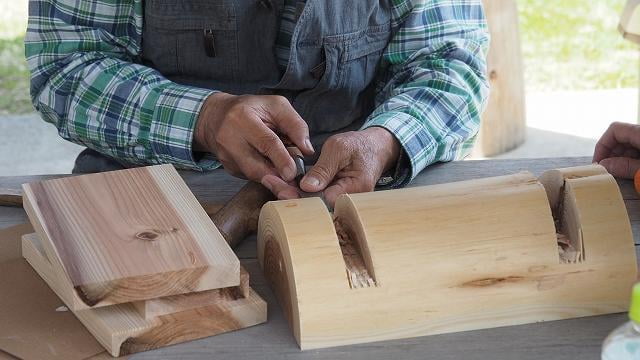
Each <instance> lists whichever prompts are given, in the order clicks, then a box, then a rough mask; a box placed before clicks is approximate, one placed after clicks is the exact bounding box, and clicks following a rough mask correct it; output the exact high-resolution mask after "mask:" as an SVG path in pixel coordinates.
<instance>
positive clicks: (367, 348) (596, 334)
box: [0, 157, 640, 360]
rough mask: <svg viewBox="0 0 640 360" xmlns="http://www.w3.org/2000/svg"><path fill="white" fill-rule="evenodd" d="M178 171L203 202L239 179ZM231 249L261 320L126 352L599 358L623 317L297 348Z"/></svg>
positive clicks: (11, 221)
mask: <svg viewBox="0 0 640 360" xmlns="http://www.w3.org/2000/svg"><path fill="white" fill-rule="evenodd" d="M590 162H591V159H590V158H586V157H574V158H550V159H518V160H479V161H459V162H452V163H447V164H437V165H434V166H432V167H430V168H429V169H427V170H426V171H424V172H423V173H422V174H420V175H419V176H418V177H417V178H416V179H415V180H414V181H413V182H412V184H411V186H420V185H430V184H439V183H445V182H452V181H461V180H469V179H475V178H482V177H488V176H497V175H505V174H512V173H515V172H519V171H524V170H528V171H531V172H532V173H534V174H535V175H539V174H540V173H542V172H543V171H544V170H547V169H554V168H560V167H569V166H577V165H585V164H589V163H590ZM181 175H183V177H184V179H185V180H186V182H187V184H188V185H189V187H190V188H191V190H192V191H193V192H194V193H195V195H196V197H197V198H198V199H199V200H201V201H206V202H208V203H224V202H225V201H227V200H228V199H229V198H230V197H231V196H232V195H233V194H234V193H235V192H236V191H237V190H238V189H239V188H240V187H241V186H242V184H243V183H244V181H242V180H239V179H235V178H232V177H230V176H229V175H226V174H225V173H224V172H222V171H213V172H210V173H206V174H200V173H192V172H184V173H182V174H181ZM59 176H60V175H58V176H57V177H59ZM48 177H52V176H21V177H0V188H15V187H16V186H17V185H18V184H21V183H24V182H30V181H37V180H40V179H44V178H48ZM619 184H620V188H621V191H622V194H623V197H624V199H625V203H626V206H627V210H628V212H629V217H630V220H631V224H632V228H633V231H634V239H635V242H636V254H637V253H638V248H639V247H638V244H639V243H640V237H639V236H638V234H640V232H639V230H640V209H639V207H640V202H639V200H638V196H637V195H636V193H635V191H634V190H633V184H632V183H631V182H630V181H619ZM27 221H28V220H27V217H26V215H25V213H24V211H23V210H22V209H21V208H15V207H14V208H12V207H0V228H4V227H8V226H12V225H15V224H20V223H25V222H27ZM236 252H237V254H238V257H239V258H240V259H241V260H242V262H243V264H244V265H245V266H246V267H247V269H248V270H249V272H250V274H251V285H252V287H253V288H254V289H255V290H256V291H257V292H258V293H259V294H260V295H261V296H262V297H263V298H264V299H265V300H266V301H267V302H268V304H269V315H268V318H269V320H268V322H267V323H265V324H262V325H258V326H255V327H252V328H248V329H244V330H240V331H237V332H232V333H227V334H222V335H218V336H213V337H210V338H205V339H201V340H196V341H192V342H188V343H183V344H178V345H174V346H169V347H166V348H163V349H158V350H153V351H148V352H144V353H140V354H135V355H133V356H132V357H131V358H133V359H165V358H172V359H183V360H187V359H211V358H214V359H274V360H275V359H340V358H349V359H398V360H399V359H465V360H469V359H493V360H498V359H580V360H584V359H599V358H600V346H601V344H602V341H603V340H604V338H605V337H606V335H607V334H608V333H609V332H610V331H611V330H612V329H613V328H615V327H616V326H618V325H619V324H621V323H623V322H624V321H626V316H625V315H624V314H616V315H605V316H594V317H588V318H581V319H572V320H562V321H551V322H545V323H536V324H528V325H520V326H511V327H502V328H495V329H486V330H476V331H467V332H459V333H452V334H443V335H433V336H426V337H419V338H412V339H403V340H393V341H385V342H376V343H370V344H362V345H353V346H343V347H337V348H330V349H321V350H309V351H304V352H302V351H300V350H299V349H298V347H297V345H296V343H295V341H294V338H293V336H292V334H291V332H290V330H289V328H288V325H287V323H286V321H285V319H284V317H283V314H282V311H281V310H280V307H279V305H278V303H277V301H276V299H275V297H274V295H273V293H272V292H271V290H270V289H269V288H268V286H267V285H266V283H265V279H264V277H263V276H262V274H261V272H260V270H259V267H258V264H257V261H256V241H255V237H253V238H249V239H247V240H246V241H245V242H244V243H243V244H242V245H241V246H240V247H239V248H238V249H236ZM0 323H1V320H0ZM0 326H1V325H0Z"/></svg>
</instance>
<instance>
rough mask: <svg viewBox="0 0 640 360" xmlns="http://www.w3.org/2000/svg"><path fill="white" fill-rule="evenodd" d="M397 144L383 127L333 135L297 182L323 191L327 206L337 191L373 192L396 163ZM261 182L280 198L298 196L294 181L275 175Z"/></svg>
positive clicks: (398, 152) (393, 137)
mask: <svg viewBox="0 0 640 360" xmlns="http://www.w3.org/2000/svg"><path fill="white" fill-rule="evenodd" d="M399 154H400V143H399V142H398V140H397V139H396V138H395V136H394V135H393V134H391V133H390V132H389V131H387V130H386V129H384V128H382V127H371V128H367V129H365V130H361V131H351V132H346V133H341V134H336V135H333V136H331V137H330V138H328V139H327V141H326V142H325V143H324V145H323V146H322V152H321V153H320V158H319V159H318V162H317V163H316V164H315V165H314V166H313V167H312V168H311V169H310V170H309V172H308V173H307V174H306V175H305V176H304V177H303V178H302V180H301V181H300V189H301V190H302V191H305V192H319V191H322V192H323V194H324V199H325V201H326V202H327V204H329V205H330V206H333V205H334V204H335V201H336V199H337V197H338V195H340V194H345V193H358V192H367V191H373V189H374V187H375V186H376V183H377V182H378V179H379V178H380V176H381V175H382V174H383V173H384V172H385V171H387V170H388V169H390V168H391V167H393V166H395V164H396V162H397V160H398V157H399ZM261 182H262V184H263V185H264V186H265V187H267V188H269V190H271V191H272V192H273V193H274V194H276V196H278V198H279V199H293V198H298V197H300V194H299V190H300V189H298V187H297V186H296V184H295V183H294V182H289V183H286V182H285V181H283V180H282V179H281V178H279V177H277V176H274V175H266V176H265V177H263V178H262V181H261Z"/></svg>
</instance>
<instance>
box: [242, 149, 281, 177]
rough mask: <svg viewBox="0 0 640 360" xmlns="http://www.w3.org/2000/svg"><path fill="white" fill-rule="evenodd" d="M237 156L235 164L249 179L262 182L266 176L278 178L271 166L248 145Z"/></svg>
mask: <svg viewBox="0 0 640 360" xmlns="http://www.w3.org/2000/svg"><path fill="white" fill-rule="evenodd" d="M235 154H236V157H235V159H234V160H235V163H236V165H237V167H238V168H239V169H240V171H241V172H242V173H243V174H244V175H245V176H246V177H247V179H249V180H253V181H260V180H261V179H262V178H263V177H264V176H266V175H273V176H278V173H277V172H276V170H275V169H274V168H273V167H272V166H271V164H269V162H268V161H266V159H265V158H264V157H262V156H261V155H260V154H259V153H258V152H257V151H256V150H254V149H253V148H251V147H250V146H248V144H246V146H245V147H243V148H242V149H239V150H237V151H236V152H235Z"/></svg>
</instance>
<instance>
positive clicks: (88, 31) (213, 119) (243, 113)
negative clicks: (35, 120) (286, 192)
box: [25, 0, 313, 181]
mask: <svg viewBox="0 0 640 360" xmlns="http://www.w3.org/2000/svg"><path fill="white" fill-rule="evenodd" d="M80 5H81V6H80ZM142 6H143V5H142V1H139V0H138V1H124V0H120V1H108V0H87V1H82V2H81V3H79V2H77V1H71V0H55V1H54V0H32V1H31V2H30V4H29V26H28V29H27V36H26V39H25V45H26V55H27V62H28V64H29V68H30V70H31V96H32V99H33V104H34V106H35V107H36V109H37V110H38V111H39V112H40V113H41V114H42V117H43V118H44V119H45V120H46V121H48V122H51V123H53V124H54V125H56V127H57V128H58V131H59V133H60V135H61V136H62V137H63V138H65V139H68V140H70V141H73V142H76V143H78V144H82V145H85V146H87V147H89V148H92V149H95V150H97V151H99V152H101V153H103V154H106V155H109V156H111V157H114V158H116V159H119V160H123V161H125V162H128V163H134V164H158V163H172V164H174V165H176V166H179V167H183V168H190V169H196V170H203V169H212V168H215V167H218V166H219V165H220V163H222V164H223V165H224V166H225V169H226V170H227V171H228V172H230V173H232V174H233V175H236V176H241V177H246V178H249V179H251V180H255V181H260V180H261V179H262V177H264V176H265V175H267V174H270V175H278V176H280V177H282V178H283V179H285V180H291V179H293V177H294V176H295V164H294V162H293V159H291V157H290V156H289V155H288V153H287V151H286V149H285V147H284V145H283V144H282V141H281V140H280V139H278V137H277V136H276V132H279V133H281V134H285V135H288V136H289V139H290V140H291V141H292V142H294V143H295V144H296V145H297V146H298V147H299V148H300V149H301V150H302V151H303V153H305V154H306V155H309V154H311V153H313V149H312V147H311V144H310V142H309V140H308V138H309V132H308V129H307V125H306V124H305V123H304V121H303V120H302V119H301V118H300V116H299V115H298V114H297V113H296V112H295V110H294V109H293V107H292V106H291V104H289V102H288V101H286V99H284V98H282V97H279V96H233V95H229V94H224V93H222V92H215V91H212V90H206V89H200V88H196V87H192V86H183V85H180V84H176V83H173V82H171V81H169V80H167V79H165V78H164V77H163V76H162V75H161V74H160V73H159V72H157V71H156V70H154V69H152V68H149V67H146V66H143V65H140V64H138V63H137V62H138V61H139V57H140V52H141V42H142V27H143V8H142ZM214 93H215V94H214ZM276 115H277V117H276ZM194 150H197V151H200V152H201V153H202V154H204V156H200V159H196V157H195V156H194V153H193V151H194ZM212 154H215V159H214V157H213V156H211V155H212Z"/></svg>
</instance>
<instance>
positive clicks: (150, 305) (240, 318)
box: [22, 165, 266, 356]
mask: <svg viewBox="0 0 640 360" xmlns="http://www.w3.org/2000/svg"><path fill="white" fill-rule="evenodd" d="M23 189H24V199H23V200H24V208H25V210H26V212H27V214H28V216H29V219H30V221H31V223H32V225H33V227H34V229H36V234H32V235H27V236H25V237H24V238H23V242H22V246H23V256H24V257H25V259H26V260H27V261H28V262H29V264H31V266H32V267H33V268H34V270H35V271H36V272H37V273H38V274H39V275H40V276H41V277H42V278H43V279H44V281H45V282H46V283H47V284H48V285H49V287H51V289H52V290H53V291H54V292H55V293H56V294H57V295H58V296H59V297H60V298H61V299H62V300H63V302H64V303H65V304H66V306H67V307H68V308H69V309H70V310H71V311H73V313H74V314H75V315H76V316H77V317H78V319H80V321H82V323H83V324H84V325H85V326H86V327H87V329H88V330H89V331H90V332H91V333H92V334H93V335H94V336H95V337H96V339H97V340H98V341H99V342H100V343H101V344H102V345H103V346H104V347H105V348H106V349H107V350H108V351H109V352H110V353H111V355H113V356H120V355H124V354H130V353H134V352H139V351H144V350H149V349H154V348H158V347H161V346H166V345H170V344H175V343H179V342H184V341H188V340H193V339H197V338H202V337H206V336H211V335H215V334H218V333H222V332H227V331H231V330H236V329H240V328H244V327H248V326H252V325H255V324H259V323H262V322H264V321H266V303H265V302H264V301H263V300H262V299H261V298H260V296H258V295H257V294H256V293H255V292H254V291H253V290H252V289H251V288H250V287H249V276H248V274H247V272H246V271H244V269H242V267H241V266H240V262H239V260H238V258H237V257H236V256H235V254H234V253H233V251H232V250H231V248H230V247H229V246H228V244H227V243H226V242H225V240H224V238H223V237H222V235H221V234H220V232H219V231H218V229H217V228H216V227H215V225H214V224H213V222H212V221H211V219H210V218H209V217H208V216H207V214H206V213H205V211H204V210H203V209H202V207H201V206H200V204H199V203H198V202H197V200H196V199H195V197H194V196H193V194H192V193H191V192H190V191H189V189H188V188H187V186H186V184H185V183H184V182H183V180H182V179H181V178H180V176H179V175H178V173H177V172H176V171H175V169H174V168H173V166H171V165H158V166H151V167H144V168H136V169H128V170H120V171H113V172H108V173H101V174H90V175H82V176H76V177H70V178H64V179H55V180H48V181H43V182H38V183H31V184H25V185H24V186H23Z"/></svg>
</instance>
